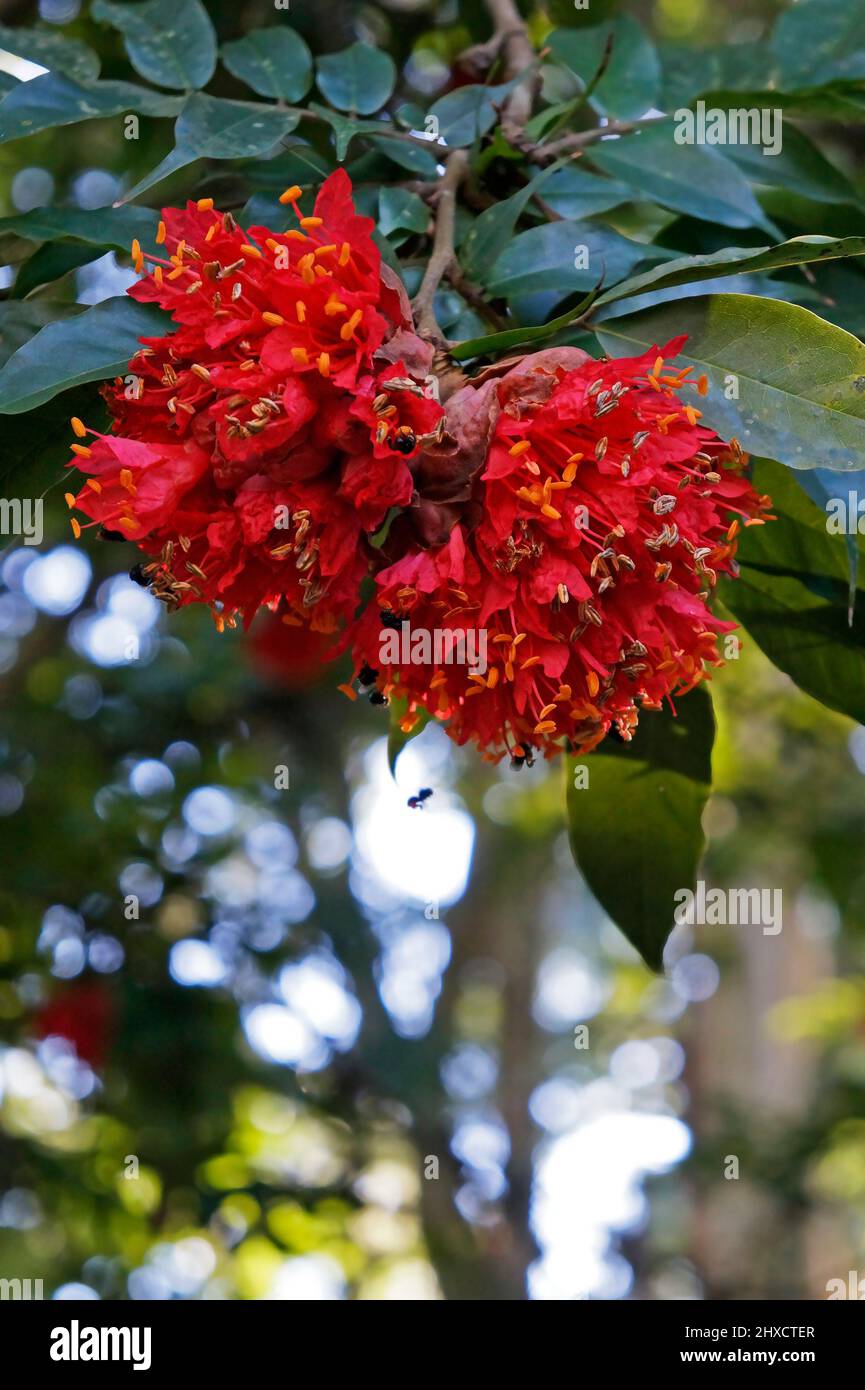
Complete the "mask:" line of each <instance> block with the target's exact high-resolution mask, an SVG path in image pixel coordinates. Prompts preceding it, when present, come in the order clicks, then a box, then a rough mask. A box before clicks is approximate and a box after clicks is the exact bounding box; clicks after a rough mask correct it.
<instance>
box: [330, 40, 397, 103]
mask: <svg viewBox="0 0 865 1390" xmlns="http://www.w3.org/2000/svg"><path fill="white" fill-rule="evenodd" d="M316 81H317V82H318V87H319V91H321V93H322V94H323V95H324V96H325V97H326V98H327V100H328V101H329V102H330V104H331V106H335V107H336V109H337V110H338V111H351V112H353V113H356V114H357V115H359V116H370V115H372V113H373V112H374V111H380V110H381V108H382V106H384V104H385V102H386V101H387V99H388V97H389V96H390V94H391V92H392V91H393V89H394V86H395V84H396V65H395V63H394V61H393V59H392V58H391V57H390V55H389V54H388V53H383V52H382V51H381V49H379V48H373V47H372V45H371V44H368V43H353V44H352V46H351V48H344V49H343V50H342V52H341V53H327V54H325V56H324V57H323V58H319V60H318V63H317V64H316Z"/></svg>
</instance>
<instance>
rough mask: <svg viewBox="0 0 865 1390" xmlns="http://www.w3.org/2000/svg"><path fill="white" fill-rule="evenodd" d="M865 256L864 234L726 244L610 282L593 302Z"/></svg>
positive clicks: (599, 304) (611, 302) (615, 300)
mask: <svg viewBox="0 0 865 1390" xmlns="http://www.w3.org/2000/svg"><path fill="white" fill-rule="evenodd" d="M863 255H865V237H822V236H801V237H793V238H792V240H790V241H785V242H782V243H781V245H780V246H728V247H726V248H725V249H724V250H723V251H715V252H713V253H712V254H711V255H708V256H683V257H682V258H681V259H679V260H675V261H668V262H667V263H666V264H665V265H660V266H655V267H653V269H652V270H647V271H644V272H643V273H642V274H641V275H635V276H633V278H632V279H629V280H623V281H622V282H621V284H618V285H613V286H612V287H611V288H610V289H608V290H605V291H604V292H603V294H601V295H599V296H598V299H597V301H596V305H597V307H598V308H601V306H602V305H604V304H614V303H616V302H617V301H618V300H621V299H628V298H630V297H631V296H632V295H638V294H644V293H645V292H646V291H647V290H661V289H666V288H667V286H669V285H688V284H693V283H695V282H697V281H700V280H713V279H716V278H717V277H718V276H719V275H724V274H727V275H741V274H743V273H744V272H757V271H767V270H778V269H780V268H781V267H782V266H789V265H807V264H813V263H814V262H816V261H820V262H823V261H830V260H839V259H846V258H847V257H850V256H863Z"/></svg>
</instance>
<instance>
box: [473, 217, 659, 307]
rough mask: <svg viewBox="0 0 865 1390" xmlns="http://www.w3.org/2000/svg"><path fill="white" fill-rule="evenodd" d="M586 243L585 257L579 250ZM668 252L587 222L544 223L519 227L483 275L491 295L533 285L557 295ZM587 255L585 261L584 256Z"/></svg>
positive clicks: (517, 291)
mask: <svg viewBox="0 0 865 1390" xmlns="http://www.w3.org/2000/svg"><path fill="white" fill-rule="evenodd" d="M582 247H585V248H586V250H587V252H588V256H587V257H586V256H584V255H583V254H582V253H580V255H579V260H580V262H581V264H580V266H579V267H578V266H577V264H576V261H577V259H578V256H577V248H582ZM667 254H668V253H667V252H665V251H664V250H663V249H662V248H660V247H657V246H646V245H644V244H643V243H642V242H638V241H629V240H628V238H627V237H623V236H619V233H618V232H614V231H612V230H611V229H610V228H609V227H600V226H597V225H595V224H593V223H591V222H567V221H562V222H547V223H545V224H544V225H543V226H540V227H530V228H529V230H528V231H526V232H521V233H520V235H519V236H518V237H515V238H514V240H513V241H512V242H511V244H510V245H509V247H508V249H507V250H506V251H505V253H504V255H502V256H500V257H499V259H498V260H497V261H496V263H495V265H493V266H491V267H490V269H489V272H488V273H487V275H486V276H485V277H484V284H485V285H486V288H487V289H488V290H489V291H490V293H491V294H494V295H507V296H508V298H513V297H514V296H515V295H519V294H529V293H531V292H532V291H534V290H554V291H555V292H556V294H557V296H558V298H559V299H560V300H561V299H564V298H565V296H566V295H569V294H573V293H574V292H575V291H578V290H583V291H585V290H589V289H591V288H592V286H593V285H595V284H597V282H598V280H599V279H600V278H601V276H602V275H603V276H604V278H605V279H606V280H607V281H611V280H612V281H615V280H620V279H621V278H622V277H623V276H625V275H628V274H629V273H630V272H631V271H632V270H633V269H634V268H635V266H637V265H639V264H640V262H641V261H649V260H653V259H654V260H656V259H660V258H661V257H664V256H665V255H667ZM585 259H587V260H588V266H586V267H584V266H583V265H582V261H583V260H585Z"/></svg>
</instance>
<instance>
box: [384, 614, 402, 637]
mask: <svg viewBox="0 0 865 1390" xmlns="http://www.w3.org/2000/svg"><path fill="white" fill-rule="evenodd" d="M379 617H380V618H381V625H382V627H392V628H394V630H395V631H396V632H399V630H400V628H401V627H402V618H400V617H399V616H398V614H396V613H391V611H390V609H389V608H383V609H382V610H381V612H380V613H379Z"/></svg>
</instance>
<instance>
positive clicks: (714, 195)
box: [590, 120, 777, 236]
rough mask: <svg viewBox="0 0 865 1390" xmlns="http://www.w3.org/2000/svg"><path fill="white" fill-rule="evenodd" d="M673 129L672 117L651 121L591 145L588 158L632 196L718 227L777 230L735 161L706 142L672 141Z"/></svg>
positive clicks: (771, 231) (770, 231)
mask: <svg viewBox="0 0 865 1390" xmlns="http://www.w3.org/2000/svg"><path fill="white" fill-rule="evenodd" d="M675 131H676V123H675V122H673V121H661V120H659V121H653V122H652V124H651V125H648V126H645V127H644V128H643V129H642V130H638V131H635V132H634V133H633V134H631V135H624V136H621V137H620V138H619V139H617V140H602V141H601V142H600V143H599V144H597V145H592V146H591V152H590V158H591V160H592V163H593V164H596V165H597V166H598V168H599V169H602V170H603V171H604V172H605V173H607V174H612V176H613V178H617V179H621V181H622V182H623V183H625V184H627V185H628V186H629V187H630V188H631V189H632V190H633V193H634V196H635V197H640V198H643V199H651V200H653V201H654V202H657V203H660V204H661V206H662V207H667V208H673V209H674V211H676V212H686V213H688V214H689V215H690V216H691V217H701V218H704V219H705V220H706V221H708V222H716V223H720V225H721V226H722V227H763V228H764V229H765V230H767V231H768V232H769V233H770V235H773V236H774V235H777V229H776V228H775V227H774V226H773V224H772V223H771V222H770V221H769V220H768V219H767V218H766V216H765V215H764V213H763V211H762V209H761V207H760V204H759V203H758V202H757V199H756V198H755V197H754V194H753V193H752V192H751V188H750V186H749V184H748V180H747V179H746V178H745V176H744V174H741V173H740V172H739V170H738V169H737V168H736V166H735V164H733V163H731V161H730V160H729V159H725V157H724V156H723V155H722V154H719V153H718V151H717V149H714V148H710V147H709V146H707V145H679V144H677V143H676V141H675V139H674V135H675Z"/></svg>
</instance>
